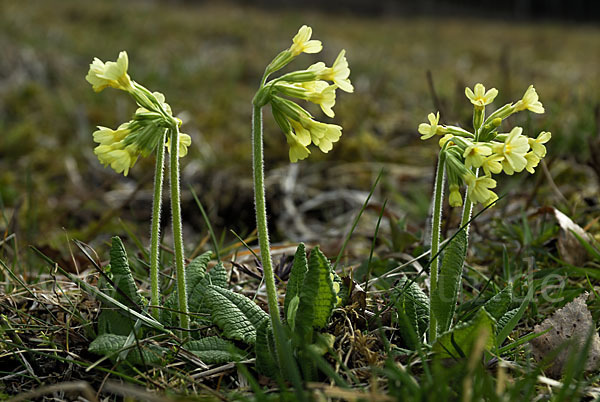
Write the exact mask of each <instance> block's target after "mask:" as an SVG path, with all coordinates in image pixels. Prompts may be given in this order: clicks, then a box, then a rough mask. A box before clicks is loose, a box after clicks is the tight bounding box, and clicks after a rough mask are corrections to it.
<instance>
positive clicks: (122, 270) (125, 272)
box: [110, 236, 145, 306]
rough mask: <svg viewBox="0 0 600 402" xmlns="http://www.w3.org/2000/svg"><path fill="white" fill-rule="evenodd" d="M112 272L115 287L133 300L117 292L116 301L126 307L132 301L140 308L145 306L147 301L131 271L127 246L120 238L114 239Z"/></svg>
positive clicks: (111, 254) (111, 260) (111, 250)
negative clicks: (139, 290)
mask: <svg viewBox="0 0 600 402" xmlns="http://www.w3.org/2000/svg"><path fill="white" fill-rule="evenodd" d="M110 272H111V274H112V280H113V282H114V284H115V286H116V287H117V288H119V289H120V290H122V291H123V293H125V294H126V295H127V296H128V297H129V299H131V300H128V299H127V298H126V297H124V296H123V295H122V294H121V293H120V292H117V291H115V294H114V296H113V297H114V298H115V299H116V300H118V301H120V302H121V303H123V304H125V305H130V304H131V301H133V302H134V303H135V304H136V305H138V306H142V305H144V304H145V303H144V302H145V300H144V298H143V297H142V295H141V294H140V293H139V292H138V288H137V285H136V284H135V280H134V279H133V275H132V274H131V270H130V269H129V262H128V261H127V252H126V251H125V246H123V242H122V241H121V239H120V238H119V237H118V236H115V237H113V238H112V247H111V248H110Z"/></svg>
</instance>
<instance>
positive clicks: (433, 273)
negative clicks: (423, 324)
mask: <svg viewBox="0 0 600 402" xmlns="http://www.w3.org/2000/svg"><path fill="white" fill-rule="evenodd" d="M445 162H446V152H445V147H444V148H443V149H442V150H441V151H440V154H439V157H438V166H437V170H436V173H435V187H434V189H433V199H434V201H433V222H432V229H431V257H432V258H433V256H435V258H433V259H432V260H431V264H430V265H429V270H430V276H429V292H430V293H429V295H430V297H431V296H432V295H433V294H435V292H436V290H437V279H438V257H437V253H438V252H439V250H440V229H441V223H442V219H441V218H442V200H443V199H444V173H445V169H444V167H445ZM436 338H437V320H436V318H435V315H434V314H433V310H431V309H430V310H429V343H430V344H432V343H433V342H434V341H435V339H436Z"/></svg>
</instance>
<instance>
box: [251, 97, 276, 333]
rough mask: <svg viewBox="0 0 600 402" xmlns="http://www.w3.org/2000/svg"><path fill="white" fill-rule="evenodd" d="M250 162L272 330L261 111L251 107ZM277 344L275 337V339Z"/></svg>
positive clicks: (271, 277)
mask: <svg viewBox="0 0 600 402" xmlns="http://www.w3.org/2000/svg"><path fill="white" fill-rule="evenodd" d="M252 162H253V166H252V167H253V171H254V202H255V207H256V230H257V232H258V245H259V247H260V257H261V261H262V266H263V272H264V278H265V283H266V285H267V301H268V304H269V314H270V315H271V322H272V323H273V328H275V326H276V325H275V323H280V322H281V321H280V318H279V304H278V303H277V289H276V287H275V275H274V274H273V263H272V260H271V248H270V245H269V231H268V228H267V206H266V201H265V174H264V162H263V138H262V110H261V107H260V106H256V105H254V106H253V110H252ZM275 341H276V342H277V337H275Z"/></svg>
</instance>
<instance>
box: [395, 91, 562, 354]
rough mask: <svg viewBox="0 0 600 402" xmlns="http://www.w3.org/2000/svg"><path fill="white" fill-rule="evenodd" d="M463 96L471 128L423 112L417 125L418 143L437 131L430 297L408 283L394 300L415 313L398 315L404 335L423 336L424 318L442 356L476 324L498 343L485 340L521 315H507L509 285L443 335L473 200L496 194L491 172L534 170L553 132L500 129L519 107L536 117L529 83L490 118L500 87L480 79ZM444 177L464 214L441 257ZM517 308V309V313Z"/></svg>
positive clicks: (488, 200) (537, 106)
mask: <svg viewBox="0 0 600 402" xmlns="http://www.w3.org/2000/svg"><path fill="white" fill-rule="evenodd" d="M465 94H466V96H467V98H468V99H469V100H470V101H471V103H472V104H473V130H472V131H469V130H465V129H463V128H461V127H456V126H451V125H443V124H440V115H439V112H438V113H437V114H434V113H430V114H429V115H428V120H429V123H422V124H420V125H419V128H418V131H419V133H420V134H421V135H422V136H421V139H422V140H427V139H429V138H432V137H434V136H436V135H439V136H441V138H440V140H439V145H440V148H441V149H440V152H439V158H438V166H437V170H436V177H435V187H434V195H433V219H432V222H433V228H432V233H431V256H432V259H431V264H430V272H431V273H430V295H429V300H427V297H426V295H424V294H422V292H420V290H419V289H418V287H417V286H415V285H414V284H413V283H408V282H406V283H403V284H402V286H403V288H404V290H407V291H408V293H411V294H412V295H413V296H412V298H411V300H408V299H406V297H405V296H402V295H401V297H400V298H399V300H400V305H399V307H400V316H402V315H403V313H402V312H403V311H404V312H406V308H407V306H409V307H410V308H409V309H410V310H411V311H412V314H408V315H406V314H404V318H402V317H401V320H405V321H406V320H408V321H406V322H405V323H409V324H410V325H409V326H410V327H411V331H408V332H412V333H413V335H417V336H421V335H423V333H424V331H425V328H427V325H426V324H427V323H426V322H425V321H428V327H429V343H430V344H434V343H436V344H437V348H438V349H439V350H443V351H444V353H446V352H448V350H449V349H452V350H454V349H455V348H454V347H453V346H461V347H463V348H465V349H466V348H468V342H469V340H470V338H469V337H468V336H467V335H465V334H467V333H469V332H468V331H471V330H473V328H474V325H475V324H477V325H476V326H479V327H480V326H481V325H484V326H488V332H489V334H490V335H491V334H492V333H494V332H496V333H497V334H498V336H497V337H496V339H495V340H494V339H492V338H493V337H490V345H492V344H493V343H494V342H496V343H501V342H502V341H503V340H504V339H505V337H506V335H507V334H508V332H510V330H512V328H513V327H514V325H516V323H517V322H518V319H519V318H520V314H522V309H520V310H511V311H508V312H507V309H508V307H509V306H510V304H511V302H512V301H511V300H512V290H511V289H510V288H507V289H505V290H503V291H502V292H500V293H498V294H497V295H496V296H494V297H493V298H492V299H490V301H489V302H488V303H486V305H484V308H483V309H481V311H480V312H479V313H478V314H477V316H476V318H475V319H474V320H472V322H471V323H461V324H459V325H457V326H455V328H453V331H455V332H452V331H451V332H452V333H451V335H448V336H446V335H447V334H448V331H449V330H450V327H451V324H452V319H453V315H454V311H455V307H456V302H457V299H458V294H459V293H460V283H461V275H462V268H463V263H464V259H465V256H466V250H467V242H468V241H467V240H468V230H469V221H470V219H471V213H472V209H473V205H474V204H477V203H479V204H482V205H483V206H488V205H490V204H492V203H494V202H495V201H496V200H497V199H498V196H497V195H496V194H495V193H494V191H493V190H492V189H494V188H495V187H496V184H497V183H496V180H495V179H494V178H493V177H494V175H498V174H501V173H505V174H507V175H513V174H514V173H519V172H522V171H523V170H527V171H528V172H529V173H534V169H535V167H536V166H537V165H538V164H539V162H540V160H541V159H542V158H543V157H544V156H545V155H546V147H545V146H544V144H545V143H546V142H548V141H549V140H550V138H551V134H550V133H549V132H545V131H542V132H541V133H540V134H539V135H538V136H537V137H536V138H529V137H526V136H525V135H523V129H522V128H521V127H514V128H513V129H512V130H510V132H508V133H502V132H501V131H500V127H501V124H502V121H503V120H505V119H506V118H507V117H509V116H511V115H513V114H515V113H517V112H521V111H525V110H528V111H530V112H533V113H538V114H539V113H544V107H543V105H542V103H541V102H540V101H539V97H538V94H537V92H536V90H535V88H534V87H533V85H531V86H529V88H528V89H527V90H526V91H525V94H524V95H523V97H522V99H520V100H519V101H517V102H515V103H508V104H506V105H504V106H502V107H501V108H499V109H497V110H496V111H494V112H493V113H491V114H490V115H489V116H486V106H488V105H489V104H491V103H492V102H493V101H494V99H495V98H496V96H497V95H498V90H496V89H495V88H492V89H490V90H488V91H486V90H485V87H484V86H483V85H482V84H476V85H475V88H474V90H471V89H470V88H466V89H465ZM446 175H447V181H448V187H449V196H448V201H449V204H450V206H451V207H460V206H462V207H463V212H462V220H461V224H460V228H459V231H458V232H457V233H456V234H455V235H454V237H453V238H452V239H450V242H449V244H448V245H447V247H446V249H445V250H444V257H443V258H439V256H438V255H439V254H440V225H441V214H442V201H443V195H444V182H445V180H446ZM463 187H466V190H465V197H464V200H463V194H461V188H463ZM440 259H441V261H440ZM440 262H441V264H440ZM417 300H418V301H421V302H420V303H418V306H416V305H414V304H415V301H417ZM423 300H425V301H426V302H423ZM429 304H430V308H429V312H428V314H429V317H428V319H425V317H423V316H422V315H423V313H424V312H426V310H427V307H429ZM397 306H398V304H397ZM423 307H425V308H423ZM415 311H416V312H417V313H415ZM519 311H520V314H517V313H518V312H519ZM419 312H420V314H419ZM507 314H508V315H507ZM411 317H412V318H411ZM509 321H510V322H509ZM456 331H458V332H456ZM472 332H473V331H472ZM406 338H410V337H409V336H407V337H406ZM413 339H414V337H413ZM459 341H462V342H463V344H462V345H460V343H461V342H459ZM490 345H488V346H490ZM435 348H436V346H435V344H434V349H435ZM459 349H460V348H459ZM461 352H464V350H461ZM459 354H460V353H459Z"/></svg>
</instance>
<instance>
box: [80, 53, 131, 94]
mask: <svg viewBox="0 0 600 402" xmlns="http://www.w3.org/2000/svg"><path fill="white" fill-rule="evenodd" d="M128 66H129V59H128V57H127V52H125V51H123V52H121V53H119V58H118V59H117V61H116V62H114V61H107V62H106V63H104V62H102V60H100V59H98V58H94V61H92V63H91V64H90V70H89V72H88V74H87V76H86V77H85V79H86V80H87V82H89V83H90V84H92V88H93V89H94V91H96V92H100V91H102V90H103V89H104V88H106V87H112V88H116V89H121V90H123V91H128V92H129V91H131V90H133V87H132V84H131V79H130V78H129V75H128V74H127V68H128Z"/></svg>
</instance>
